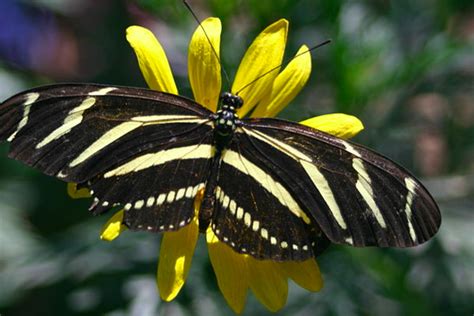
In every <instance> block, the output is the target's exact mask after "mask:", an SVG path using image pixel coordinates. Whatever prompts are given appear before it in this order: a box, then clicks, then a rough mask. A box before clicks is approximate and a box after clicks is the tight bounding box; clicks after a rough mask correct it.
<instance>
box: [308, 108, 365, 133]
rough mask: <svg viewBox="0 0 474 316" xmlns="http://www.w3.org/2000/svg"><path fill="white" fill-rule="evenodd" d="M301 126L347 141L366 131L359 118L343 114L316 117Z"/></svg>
mask: <svg viewBox="0 0 474 316" xmlns="http://www.w3.org/2000/svg"><path fill="white" fill-rule="evenodd" d="M300 124H303V125H306V126H309V127H312V128H315V129H318V130H320V131H323V132H326V133H328V134H331V135H334V136H337V137H340V138H345V139H348V138H351V137H354V136H356V135H357V134H358V133H359V132H360V131H362V130H363V129H364V125H363V124H362V122H361V121H360V120H359V119H358V118H357V117H355V116H352V115H347V114H343V113H333V114H325V115H320V116H315V117H313V118H310V119H307V120H304V121H301V122H300Z"/></svg>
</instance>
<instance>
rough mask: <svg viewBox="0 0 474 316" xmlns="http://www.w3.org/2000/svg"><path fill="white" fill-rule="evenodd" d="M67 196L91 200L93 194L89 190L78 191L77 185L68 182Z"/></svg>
mask: <svg viewBox="0 0 474 316" xmlns="http://www.w3.org/2000/svg"><path fill="white" fill-rule="evenodd" d="M67 194H69V196H70V197H72V198H73V199H83V198H90V197H91V196H92V195H91V192H90V190H89V189H88V188H82V189H79V190H78V189H77V183H73V182H68V184H67Z"/></svg>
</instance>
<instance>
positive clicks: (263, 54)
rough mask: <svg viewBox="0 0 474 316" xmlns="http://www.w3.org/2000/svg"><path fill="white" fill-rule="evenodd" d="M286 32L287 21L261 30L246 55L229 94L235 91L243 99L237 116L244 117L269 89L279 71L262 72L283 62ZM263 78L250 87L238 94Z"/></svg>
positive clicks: (281, 21) (280, 21)
mask: <svg viewBox="0 0 474 316" xmlns="http://www.w3.org/2000/svg"><path fill="white" fill-rule="evenodd" d="M287 33H288V21H287V20H285V19H281V20H278V21H277V22H275V23H273V24H272V25H270V26H268V27H267V28H266V29H265V30H263V32H262V33H260V34H259V35H258V36H257V38H256V39H255V40H254V42H253V43H252V45H250V47H249V49H248V50H247V52H246V53H245V55H244V57H243V59H242V62H241V63H240V66H239V69H238V70H237V74H236V75H235V80H234V84H233V85H232V92H233V93H237V92H238V94H239V95H240V96H241V97H242V99H243V100H244V105H243V106H242V108H240V109H239V111H238V114H239V115H240V117H243V116H244V115H245V114H247V113H248V112H249V111H250V110H251V109H252V108H253V107H254V106H255V105H256V104H257V103H258V102H259V101H260V100H261V98H262V97H263V95H264V94H265V93H266V92H267V90H268V89H270V88H271V85H272V82H273V80H274V79H275V77H276V76H277V75H278V69H275V70H274V71H272V72H270V73H268V74H265V73H266V72H267V71H269V70H271V69H272V68H274V67H277V66H279V65H280V64H281V63H282V60H283V54H284V52H285V45H286V36H287ZM264 74H265V75H264ZM262 75H264V76H263V77H261V79H258V80H257V81H255V82H254V83H252V85H251V86H249V87H247V88H245V89H244V90H242V91H239V90H240V89H242V88H244V87H245V86H246V85H248V84H250V83H251V82H252V81H253V80H256V79H257V78H259V76H262Z"/></svg>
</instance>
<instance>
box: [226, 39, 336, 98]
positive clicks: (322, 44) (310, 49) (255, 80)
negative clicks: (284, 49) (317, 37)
mask: <svg viewBox="0 0 474 316" xmlns="http://www.w3.org/2000/svg"><path fill="white" fill-rule="evenodd" d="M329 43H331V40H330V39H328V40H325V41H324V42H322V43H320V44H318V45H316V46H313V47H311V48H309V49H308V50H305V51H304V52H301V53H299V54H297V55H296V56H294V57H293V58H291V59H290V60H288V61H286V62H282V63H281V64H279V65H278V66H276V67H273V68H271V69H270V70H268V71H266V72H264V73H263V74H261V75H260V76H258V77H257V78H255V79H254V80H252V81H250V82H249V83H247V84H246V85H245V86H243V87H242V88H241V89H240V90H239V91H237V92H236V93H235V94H236V95H239V93H240V92H242V91H243V90H245V89H247V88H248V87H250V86H251V85H253V84H254V83H255V82H257V81H258V80H260V79H262V78H263V77H265V76H266V75H268V74H269V73H271V72H273V71H275V70H277V69H280V67H281V66H282V65H284V64H288V63H290V62H291V61H292V60H293V59H295V58H298V57H300V56H301V55H304V54H306V53H309V52H311V51H313V50H315V49H316V48H319V47H321V46H324V45H326V44H329Z"/></svg>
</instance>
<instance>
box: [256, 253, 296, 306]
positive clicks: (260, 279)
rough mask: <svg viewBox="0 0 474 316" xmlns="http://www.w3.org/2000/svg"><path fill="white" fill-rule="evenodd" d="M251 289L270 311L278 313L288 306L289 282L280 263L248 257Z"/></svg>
mask: <svg viewBox="0 0 474 316" xmlns="http://www.w3.org/2000/svg"><path fill="white" fill-rule="evenodd" d="M247 265H248V270H249V275H250V288H251V289H252V291H253V293H254V294H255V296H256V297H257V299H258V300H259V301H260V302H261V303H262V304H263V305H264V306H265V307H266V308H268V309H269V310H270V311H272V312H276V311H278V310H279V309H281V308H282V307H283V306H285V304H286V299H287V297H288V281H287V278H286V275H285V273H284V272H283V270H282V269H281V268H280V266H279V263H277V262H273V261H270V260H256V259H254V258H252V257H250V256H248V257H247Z"/></svg>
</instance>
